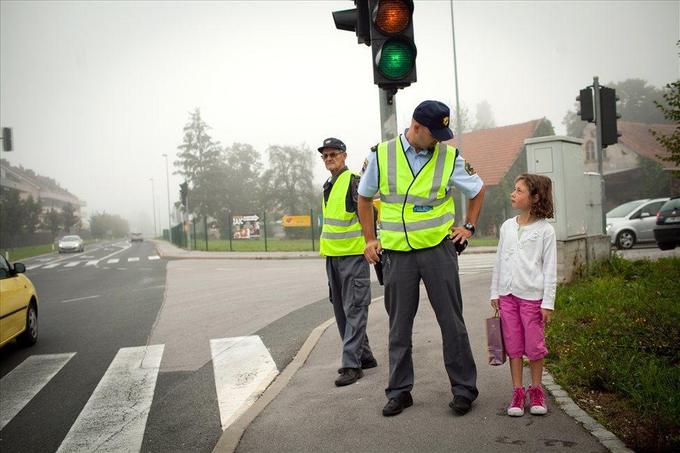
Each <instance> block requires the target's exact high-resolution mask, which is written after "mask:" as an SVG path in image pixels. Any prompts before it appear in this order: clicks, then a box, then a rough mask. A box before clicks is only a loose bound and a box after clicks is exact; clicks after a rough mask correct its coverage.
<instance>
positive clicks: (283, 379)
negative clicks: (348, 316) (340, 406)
mask: <svg viewBox="0 0 680 453" xmlns="http://www.w3.org/2000/svg"><path fill="white" fill-rule="evenodd" d="M334 322H335V317H333V318H330V319H329V320H327V321H325V322H323V323H321V324H319V325H318V326H316V327H315V328H314V330H312V333H310V334H309V336H308V337H307V340H306V341H305V343H304V344H303V345H302V347H301V348H300V350H299V351H298V353H297V354H296V355H295V357H293V360H292V361H291V362H290V363H289V364H288V366H286V368H285V369H284V370H283V371H282V372H281V374H279V375H278V377H277V378H276V379H275V380H274V382H273V383H272V384H271V385H270V386H269V387H267V389H266V390H265V391H264V393H262V395H261V396H260V397H259V398H258V399H257V400H256V401H255V403H253V405H252V406H250V407H249V408H248V410H247V411H245V412H244V413H243V415H241V416H240V417H239V418H237V419H236V420H235V421H234V422H233V423H232V424H231V425H229V426H228V427H227V429H225V430H224V432H223V433H222V436H220V440H219V441H218V442H217V445H215V448H214V449H213V453H233V452H235V451H236V448H237V447H238V444H239V442H240V441H241V437H242V436H243V433H244V432H245V430H246V429H247V428H248V426H249V425H250V424H251V423H252V422H253V420H255V418H257V416H258V415H260V412H262V411H263V410H264V409H265V408H266V407H267V406H268V405H269V403H271V402H272V401H273V400H274V398H276V397H277V396H278V394H279V393H281V390H283V389H284V388H285V387H286V385H288V382H290V380H291V379H292V378H293V376H294V375H295V373H296V372H297V371H298V370H299V369H300V368H302V365H304V364H305V362H306V361H307V358H308V357H309V355H310V354H311V353H312V350H313V349H314V347H315V346H316V344H317V343H318V341H319V339H320V338H321V335H323V333H324V332H325V331H326V329H327V328H328V326H330V325H331V324H333V323H334Z"/></svg>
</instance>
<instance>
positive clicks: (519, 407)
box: [508, 387, 526, 417]
mask: <svg viewBox="0 0 680 453" xmlns="http://www.w3.org/2000/svg"><path fill="white" fill-rule="evenodd" d="M525 399H526V395H525V392H524V387H515V388H514V389H512V400H511V401H510V405H509V406H508V415H509V416H510V417H521V416H522V415H524V400H525Z"/></svg>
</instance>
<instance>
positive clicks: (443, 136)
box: [413, 101, 453, 142]
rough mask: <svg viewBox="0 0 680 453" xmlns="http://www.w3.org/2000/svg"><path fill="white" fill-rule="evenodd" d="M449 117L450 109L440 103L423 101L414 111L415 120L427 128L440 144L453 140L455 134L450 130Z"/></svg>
mask: <svg viewBox="0 0 680 453" xmlns="http://www.w3.org/2000/svg"><path fill="white" fill-rule="evenodd" d="M449 116H450V113H449V108H448V107H447V106H446V104H444V103H443V102H439V101H423V102H421V103H420V105H418V107H416V109H415V110H414V111H413V119H414V120H416V121H417V122H419V123H420V124H422V125H423V126H425V127H427V128H428V129H429V130H430V133H431V134H432V136H433V137H434V138H436V139H437V140H439V141H440V142H443V141H445V140H451V139H452V138H453V132H451V129H449Z"/></svg>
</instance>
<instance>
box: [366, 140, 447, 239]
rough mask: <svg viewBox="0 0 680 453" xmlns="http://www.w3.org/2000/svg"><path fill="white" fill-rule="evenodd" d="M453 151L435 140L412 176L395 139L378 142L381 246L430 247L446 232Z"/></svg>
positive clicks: (401, 148) (442, 237)
mask: <svg viewBox="0 0 680 453" xmlns="http://www.w3.org/2000/svg"><path fill="white" fill-rule="evenodd" d="M456 154H457V151H456V149H455V148H454V147H452V146H447V145H446V144H443V143H438V144H437V146H436V147H435V150H434V152H433V153H432V156H431V157H430V160H429V161H428V162H427V163H426V164H425V165H424V166H423V168H422V169H421V170H420V172H419V173H418V174H417V175H416V176H415V178H414V177H413V172H412V170H411V168H410V166H409V163H408V160H407V159H406V154H405V153H404V150H403V147H402V145H401V140H400V139H399V138H396V139H394V140H390V141H388V142H384V143H381V144H380V145H378V149H377V158H378V172H379V174H380V176H379V179H380V187H379V190H380V200H381V209H380V243H381V245H382V247H383V248H384V249H387V250H398V251H409V250H413V249H423V248H428V247H434V246H435V245H437V244H439V243H440V242H441V241H442V239H444V238H445V237H446V236H447V235H448V234H449V229H450V228H451V225H452V224H453V219H454V211H455V206H454V202H453V198H452V197H451V194H450V193H449V192H448V191H447V185H448V182H449V178H450V176H451V174H452V173H453V167H454V165H455V163H456Z"/></svg>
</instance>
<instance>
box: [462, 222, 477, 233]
mask: <svg viewBox="0 0 680 453" xmlns="http://www.w3.org/2000/svg"><path fill="white" fill-rule="evenodd" d="M463 228H465V229H466V230H468V231H469V232H470V233H472V234H473V235H474V234H475V226H474V225H473V224H471V223H466V224H465V225H463Z"/></svg>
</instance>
